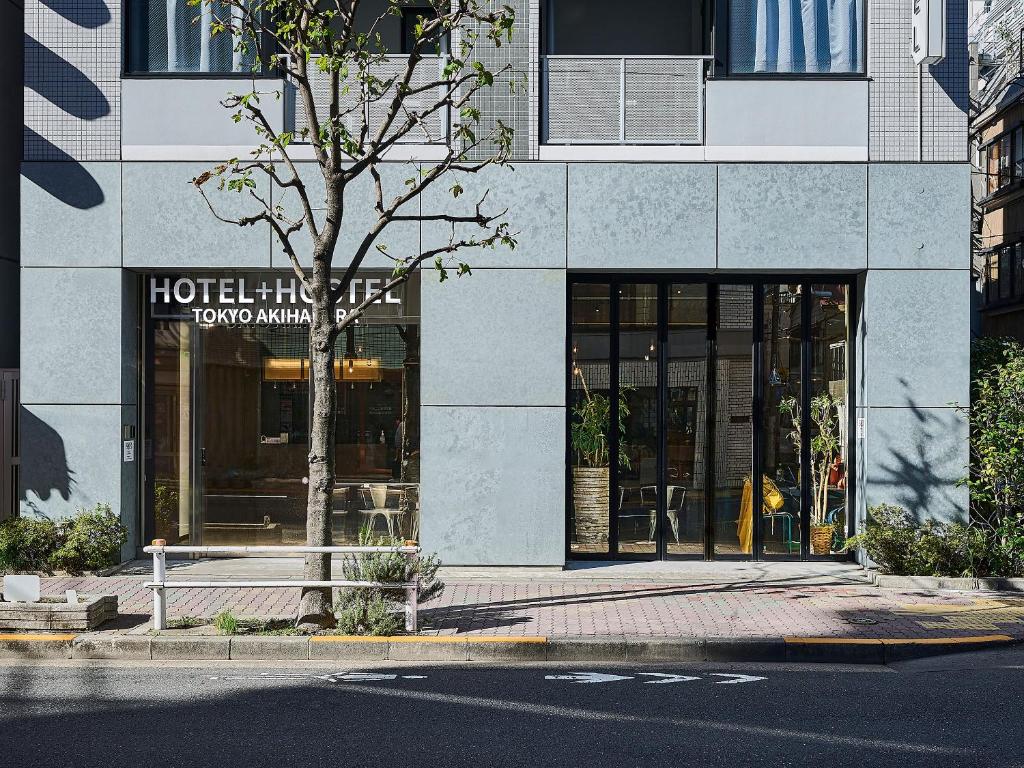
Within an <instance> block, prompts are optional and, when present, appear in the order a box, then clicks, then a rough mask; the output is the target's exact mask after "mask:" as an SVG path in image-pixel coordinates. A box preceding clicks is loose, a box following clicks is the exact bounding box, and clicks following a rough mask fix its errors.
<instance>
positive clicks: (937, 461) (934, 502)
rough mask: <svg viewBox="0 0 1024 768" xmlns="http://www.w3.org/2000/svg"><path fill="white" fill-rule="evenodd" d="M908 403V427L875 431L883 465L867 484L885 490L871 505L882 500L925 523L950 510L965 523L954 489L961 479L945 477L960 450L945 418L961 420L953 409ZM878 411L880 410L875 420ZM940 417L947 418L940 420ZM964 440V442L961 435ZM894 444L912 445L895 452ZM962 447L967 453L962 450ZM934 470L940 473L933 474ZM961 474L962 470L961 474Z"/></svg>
mask: <svg viewBox="0 0 1024 768" xmlns="http://www.w3.org/2000/svg"><path fill="white" fill-rule="evenodd" d="M900 383H901V384H903V386H904V387H907V386H908V383H907V381H906V380H905V379H901V380H900ZM907 403H908V405H907V407H906V409H905V410H906V411H908V412H909V413H910V414H911V416H912V417H913V419H914V426H913V428H911V429H909V430H907V429H902V428H901V429H900V430H899V431H898V432H897V430H884V429H883V430H880V431H879V438H881V448H880V449H881V450H884V451H885V452H886V456H887V457H888V461H886V462H878V463H877V464H876V468H875V470H874V472H873V473H872V474H873V475H874V476H873V477H871V478H870V480H869V483H870V484H871V485H872V486H874V487H876V488H882V489H885V498H876V499H874V500H873V503H878V502H879V501H885V502H888V503H892V504H898V505H900V506H901V507H904V508H905V509H906V510H907V511H909V512H910V513H911V514H912V515H914V516H915V517H916V518H917V519H918V520H919V521H922V522H923V521H924V520H926V519H928V518H938V519H945V518H948V517H950V515H948V514H944V513H939V514H936V510H939V509H942V510H945V511H950V512H952V511H955V512H956V514H955V517H959V518H962V519H963V518H966V515H967V510H966V508H965V507H964V499H963V495H964V494H963V492H961V491H960V490H958V488H957V486H956V482H957V481H958V480H959V479H960V477H959V476H957V477H950V476H949V472H948V470H949V468H950V467H951V466H953V465H956V464H957V461H958V458H959V456H960V447H961V446H960V444H959V443H958V440H957V435H958V433H956V432H955V425H954V423H953V422H951V421H950V418H952V419H959V418H960V416H959V415H957V414H956V412H955V411H954V410H953V409H952V408H941V409H931V408H922V407H920V406H918V405H917V404H916V403H914V402H913V400H910V399H908V400H907ZM901 410H902V409H901ZM883 411H884V409H879V410H878V411H877V412H876V415H875V418H878V417H879V416H878V413H879V412H883ZM942 415H946V416H947V417H949V418H942ZM963 440H964V441H965V442H966V440H967V436H966V434H964V435H963ZM899 444H903V445H907V444H911V445H912V447H911V448H910V449H909V450H907V451H904V452H900V451H899V450H898V449H897V448H896V446H897V445H899ZM962 447H964V449H965V450H966V446H962ZM875 450H879V448H878V447H876V448H875ZM936 468H939V470H940V471H936ZM876 473H877V474H876ZM966 473H967V469H966V467H964V468H963V469H962V474H966ZM873 495H875V496H877V495H878V494H877V493H876V494H873Z"/></svg>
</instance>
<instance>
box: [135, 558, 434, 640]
mask: <svg viewBox="0 0 1024 768" xmlns="http://www.w3.org/2000/svg"><path fill="white" fill-rule="evenodd" d="M143 552H146V553H147V554H151V555H153V581H151V582H149V583H147V584H146V587H147V588H149V589H152V590H153V629H156V630H162V629H167V595H166V594H165V592H166V590H168V589H176V588H177V589H220V588H226V589H230V588H234V587H250V588H253V587H301V588H306V587H308V588H317V587H371V588H372V587H375V588H379V589H404V590H405V629H406V631H408V632H415V631H416V627H417V612H418V609H419V606H418V602H419V591H420V582H419V577H416V578H415V579H413V580H412V581H410V582H402V583H394V584H389V583H385V582H377V581H351V580H345V579H330V580H327V581H297V580H294V579H255V580H248V581H246V580H242V579H231V580H230V581H201V580H195V581H193V580H189V581H168V580H167V560H166V555H167V554H168V553H170V554H182V555H242V554H249V555H252V554H275V555H276V554H296V555H310V554H318V555H336V554H340V555H354V554H366V553H374V552H377V553H382V552H394V553H397V554H401V555H405V557H406V558H407V559H408V560H409V561H410V562H412V561H415V559H416V558H417V557H418V556H419V553H420V548H419V547H415V546H396V547H306V546H302V547H288V546H267V547H260V546H251V547H245V546H237V547H232V546H216V547H190V546H167V545H166V544H153V545H152V546H148V547H145V548H144V549H143Z"/></svg>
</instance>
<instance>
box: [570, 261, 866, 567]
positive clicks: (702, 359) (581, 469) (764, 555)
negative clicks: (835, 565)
mask: <svg viewBox="0 0 1024 768" xmlns="http://www.w3.org/2000/svg"><path fill="white" fill-rule="evenodd" d="M849 295H850V288H849V286H848V285H846V284H845V283H842V282H840V281H832V282H824V281H823V282H820V283H819V282H813V283H812V282H806V281H804V282H800V281H796V282H785V281H782V280H778V279H776V280H767V279H765V280H759V281H756V282H755V281H750V282H729V283H727V282H721V283H719V282H714V281H700V282H697V281H693V282H687V281H682V280H680V279H678V278H675V279H653V278H652V279H644V280H639V279H635V278H631V279H610V278H608V277H600V278H598V277H594V278H581V279H579V280H578V281H576V282H573V283H572V284H571V286H570V295H569V318H570V326H571V327H570V334H569V336H570V350H569V371H568V373H569V376H568V378H569V381H568V392H569V396H568V405H569V419H568V424H567V441H568V448H569V450H568V453H569V458H568V469H567V478H566V479H567V485H568V488H569V493H568V494H567V499H566V503H567V517H568V546H567V555H568V557H569V558H584V559H585V558H614V559H658V558H708V559H711V558H736V559H770V558H782V559H797V558H801V557H808V556H811V555H831V554H834V553H836V552H837V551H838V550H839V549H840V548H841V541H842V539H843V538H844V537H845V535H846V533H847V530H848V519H847V515H846V508H847V499H846V495H847V485H848V484H847V467H848V466H849V464H850V456H849V446H848V443H849V440H848V434H849V430H848V422H849V419H850V415H849V410H848V408H847V406H846V403H847V389H848V385H847V379H848V368H849V367H848V359H849V356H850V350H849V343H848V323H847V305H848V301H849ZM805 425H806V426H805ZM755 478H758V481H756V482H755Z"/></svg>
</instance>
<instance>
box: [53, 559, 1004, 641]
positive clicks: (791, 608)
mask: <svg viewBox="0 0 1024 768" xmlns="http://www.w3.org/2000/svg"><path fill="white" fill-rule="evenodd" d="M272 566H273V567H274V568H276V569H278V570H279V571H280V573H278V574H275V577H281V576H285V577H287V574H288V573H289V571H290V569H294V568H296V564H295V563H288V562H278V563H276V564H272ZM654 566H660V564H641V565H638V566H630V567H627V568H621V567H618V566H609V567H607V568H602V567H591V568H585V569H579V570H575V571H568V572H561V571H554V570H542V569H500V570H493V571H482V570H481V569H477V570H475V571H474V570H472V569H449V570H448V572H447V573H446V574H445V581H446V582H447V585H448V586H447V589H446V590H445V592H444V594H443V595H442V597H441V598H440V599H438V600H435V601H433V602H431V603H427V604H425V605H423V606H421V609H420V626H421V629H422V631H421V636H422V637H423V638H425V642H427V643H428V644H432V645H438V643H441V644H442V645H443V644H444V642H449V643H458V642H463V641H468V642H469V643H470V644H479V643H480V642H483V641H485V640H486V641H488V642H498V643H504V644H506V645H507V644H509V643H510V641H511V642H512V643H513V644H516V645H525V644H529V643H537V644H540V640H544V641H545V642H548V643H553V644H557V645H562V646H564V645H565V644H566V643H568V642H569V641H571V643H572V644H574V645H576V646H581V647H582V646H586V647H589V648H591V649H592V650H593V651H594V652H595V653H596V649H597V648H598V647H599V646H604V647H605V650H604V651H602V652H604V653H606V654H608V655H611V656H616V655H618V654H619V652H620V650H621V651H622V653H623V654H624V653H625V648H624V646H625V645H626V644H628V643H634V644H635V643H637V642H642V643H646V644H648V645H650V643H652V642H653V643H661V644H662V647H663V648H666V647H667V646H664V643H665V642H667V641H675V642H677V643H678V644H680V647H685V648H689V649H690V651H688V652H687V653H692V651H693V649H694V648H695V647H697V646H700V647H701V648H703V649H704V650H703V651H701V652H702V653H704V654H705V655H706V649H707V647H708V646H709V644H710V645H713V646H715V647H725V646H729V645H730V644H732V645H735V646H736V647H737V648H746V649H747V652H748V653H754V651H753V649H754V648H755V644H758V643H759V644H760V646H757V647H759V648H760V649H761V650H760V651H758V652H757V653H756V654H755V655H757V656H758V658H757V659H755V660H763V659H762V657H763V656H764V655H765V654H767V655H772V654H771V653H769V651H770V649H772V648H775V649H779V648H782V649H783V651H782V652H781V655H782V656H783V657H785V658H786V659H789V660H792V658H793V653H792V647H793V646H797V645H799V646H802V647H804V650H805V651H806V650H807V648H809V647H811V646H814V648H813V649H812V650H813V652H812V653H810V654H809V655H811V656H815V657H816V658H818V657H821V658H820V659H818V660H875V661H877V660H884V659H885V658H889V657H892V656H893V654H892V653H891V651H890V653H888V654H885V653H883V648H882V646H889V647H890V648H892V647H896V646H900V647H903V648H904V650H905V647H906V646H911V645H913V646H916V647H918V650H921V648H920V646H926V645H929V646H932V647H933V651H936V652H938V651H943V650H946V649H948V648H951V647H956V646H964V647H974V646H976V645H978V644H984V643H995V642H1024V596H1021V595H1019V594H1018V595H1008V594H999V593H966V592H939V591H924V590H914V591H909V590H889V589H881V588H878V587H876V586H874V585H872V584H871V583H869V582H868V581H867V579H866V576H865V574H864V573H863V572H862V571H860V570H859V569H856V568H855V567H853V566H849V565H846V564H817V563H816V564H808V563H804V564H797V563H794V564H768V565H765V564H705V563H701V564H686V565H685V566H684V567H682V568H680V567H679V565H678V564H675V565H674V566H670V567H654ZM254 567H257V564H256V563H253V562H251V561H250V562H249V563H241V564H239V563H238V562H237V561H232V562H223V561H222V562H220V563H212V564H210V563H203V562H199V563H183V564H180V565H178V566H177V567H176V568H175V570H176V573H175V578H180V579H188V578H190V577H195V578H201V577H204V576H206V577H208V576H209V575H210V569H211V568H212V569H215V570H217V571H218V573H219V574H220V575H222V576H223V575H224V573H225V572H228V573H230V572H233V571H234V572H235V575H239V576H240V575H241V573H240V571H239V569H241V570H250V572H251V569H252V568H254ZM673 567H674V568H675V570H673ZM145 569H146V566H145V564H143V563H139V564H133V565H132V566H131V567H129V568H128V569H126V571H125V572H122V573H121V574H118V575H116V576H111V577H85V578H45V579H43V591H44V594H48V595H60V594H63V592H64V591H65V590H67V589H76V590H78V591H79V592H80V593H85V594H93V593H102V594H116V595H117V596H118V603H119V612H120V614H121V619H120V621H119V623H118V625H117V627H116V628H115V629H112V630H107V631H106V632H101V633H98V634H99V635H134V636H140V637H141V636H146V637H147V638H148V637H149V633H148V629H149V624H148V621H149V617H150V611H151V607H152V593H151V591H150V590H147V589H146V588H145V586H144V585H145V583H146V580H147V574H146V573H145ZM259 572H260V573H261V575H264V576H266V573H265V571H264V570H262V569H261V570H259ZM168 592H169V610H168V615H169V617H170V618H172V619H173V618H176V617H185V616H188V617H195V618H209V617H212V616H214V615H216V614H217V613H218V612H220V611H222V610H230V611H232V612H233V613H235V614H236V615H237V616H245V617H249V616H251V617H286V616H290V615H292V614H293V612H294V610H295V608H296V606H297V603H298V590H297V589H281V588H275V589H250V588H238V589H175V590H168ZM208 639H210V640H214V639H222V640H225V641H226V640H227V638H208ZM236 639H237V638H236ZM264 639H265V640H271V639H273V638H264ZM279 639H280V640H289V641H296V640H302V641H303V642H305V639H304V638H279ZM409 640H410V638H405V639H404V640H401V641H399V640H395V641H393V644H398V643H401V644H402V645H403V646H404V645H408V644H409ZM246 642H253V641H251V640H246ZM357 642H365V641H357ZM612 646H614V647H612ZM619 646H623V647H622V648H621V649H620V647H619ZM787 646H790V649H789V650H788V651H786V650H785V648H786V647H787ZM459 647H460V648H461V647H463V646H462V645H460V646H459ZM609 648H611V650H609ZM851 649H852V650H851ZM339 652H340V651H339ZM384 652H385V653H386V652H387V651H386V649H385V650H384ZM460 652H461V651H460ZM467 653H468V651H467ZM737 653H739V651H737ZM851 654H852V656H853V657H856V658H852V657H851ZM456 655H458V653H457V654H456ZM776 655H778V654H776ZM804 655H808V654H804ZM848 657H851V658H848ZM736 660H741V659H736ZM779 660H781V659H779Z"/></svg>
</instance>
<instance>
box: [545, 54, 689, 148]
mask: <svg viewBox="0 0 1024 768" xmlns="http://www.w3.org/2000/svg"><path fill="white" fill-rule="evenodd" d="M545 65H546V66H545V70H544V73H545V84H546V89H545V108H546V110H545V111H546V116H547V123H546V128H547V132H546V142H547V143H549V144H702V143H703V141H704V67H705V59H704V58H702V57H696V56H694V57H665V56H651V57H643V56H628V57H607V56H605V57H587V56H549V57H547V58H546V59H545Z"/></svg>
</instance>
